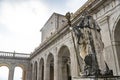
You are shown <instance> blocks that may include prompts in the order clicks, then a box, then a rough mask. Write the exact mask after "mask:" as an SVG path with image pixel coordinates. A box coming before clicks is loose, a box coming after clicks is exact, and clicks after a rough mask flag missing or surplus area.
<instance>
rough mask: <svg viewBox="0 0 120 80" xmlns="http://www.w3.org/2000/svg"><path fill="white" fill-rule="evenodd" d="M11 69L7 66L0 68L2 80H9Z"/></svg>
mask: <svg viewBox="0 0 120 80" xmlns="http://www.w3.org/2000/svg"><path fill="white" fill-rule="evenodd" d="M8 76H9V68H8V67H7V66H0V80H8Z"/></svg>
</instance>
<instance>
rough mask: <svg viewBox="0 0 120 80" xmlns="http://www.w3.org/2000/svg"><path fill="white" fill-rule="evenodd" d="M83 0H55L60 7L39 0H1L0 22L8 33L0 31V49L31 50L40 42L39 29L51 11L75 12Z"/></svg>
mask: <svg viewBox="0 0 120 80" xmlns="http://www.w3.org/2000/svg"><path fill="white" fill-rule="evenodd" d="M85 1H87V0H81V1H80V0H67V2H65V4H63V2H64V1H63V2H60V1H57V2H58V3H62V4H61V5H60V7H59V6H57V7H52V8H50V6H48V5H45V4H43V3H42V2H41V1H40V0H2V1H1V2H0V23H1V24H4V27H6V28H7V31H6V32H7V33H8V34H7V35H3V34H1V33H0V40H1V41H0V44H1V46H0V50H3V51H14V50H15V51H16V52H26V53H30V52H32V51H33V50H34V49H35V48H36V47H37V46H38V45H39V44H40V42H41V41H40V40H41V34H40V29H41V28H42V27H43V25H44V24H45V22H46V21H47V19H48V18H49V17H50V16H51V14H52V13H53V12H57V13H60V14H65V13H66V12H68V11H70V12H75V11H76V10H77V9H78V8H79V7H80V6H81V5H82V3H83V2H85ZM51 5H52V4H51ZM0 26H1V25H0ZM0 28H1V27H0ZM1 32H2V31H1Z"/></svg>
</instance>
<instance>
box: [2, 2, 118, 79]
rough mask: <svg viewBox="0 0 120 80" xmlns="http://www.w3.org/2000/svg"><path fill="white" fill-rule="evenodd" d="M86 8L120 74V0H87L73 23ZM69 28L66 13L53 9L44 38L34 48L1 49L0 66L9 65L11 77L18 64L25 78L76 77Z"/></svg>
mask: <svg viewBox="0 0 120 80" xmlns="http://www.w3.org/2000/svg"><path fill="white" fill-rule="evenodd" d="M84 11H89V13H90V14H91V15H92V16H93V18H94V19H95V21H96V22H97V23H98V25H99V26H100V28H101V36H102V41H103V43H104V50H103V55H104V58H105V61H106V63H107V64H108V66H109V68H110V69H111V70H113V74H114V75H115V76H120V0H88V1H87V2H86V3H85V4H84V5H83V6H82V7H80V8H79V9H78V10H77V11H76V12H75V13H74V14H72V17H71V24H72V26H75V25H78V24H79V20H80V17H81V14H82V13H83V12H84ZM70 32H71V30H70V29H69V26H68V24H67V20H66V18H65V16H64V15H61V14H58V13H53V14H52V15H51V17H50V18H49V19H48V21H47V22H46V23H45V25H44V26H43V28H42V29H41V33H42V42H41V44H40V45H39V46H38V47H37V48H36V49H35V50H34V52H33V53H31V54H30V55H28V54H20V53H11V52H0V66H7V67H8V68H9V80H13V75H14V68H15V67H16V66H20V67H21V68H22V69H23V78H22V80H69V77H71V80H77V77H78V76H79V75H80V73H79V68H78V63H77V59H76V57H77V56H76V54H75V48H74V44H73V40H72V36H71V33H70ZM80 65H82V64H80Z"/></svg>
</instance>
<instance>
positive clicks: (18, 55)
mask: <svg viewBox="0 0 120 80" xmlns="http://www.w3.org/2000/svg"><path fill="white" fill-rule="evenodd" d="M0 57H15V58H30V54H25V53H15V52H4V51H0Z"/></svg>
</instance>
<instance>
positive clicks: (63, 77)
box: [58, 45, 71, 80]
mask: <svg viewBox="0 0 120 80" xmlns="http://www.w3.org/2000/svg"><path fill="white" fill-rule="evenodd" d="M58 63H59V64H58V69H59V78H60V80H71V60H70V51H69V48H68V47H67V46H66V45H63V46H62V47H61V48H60V49H59V52H58Z"/></svg>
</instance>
